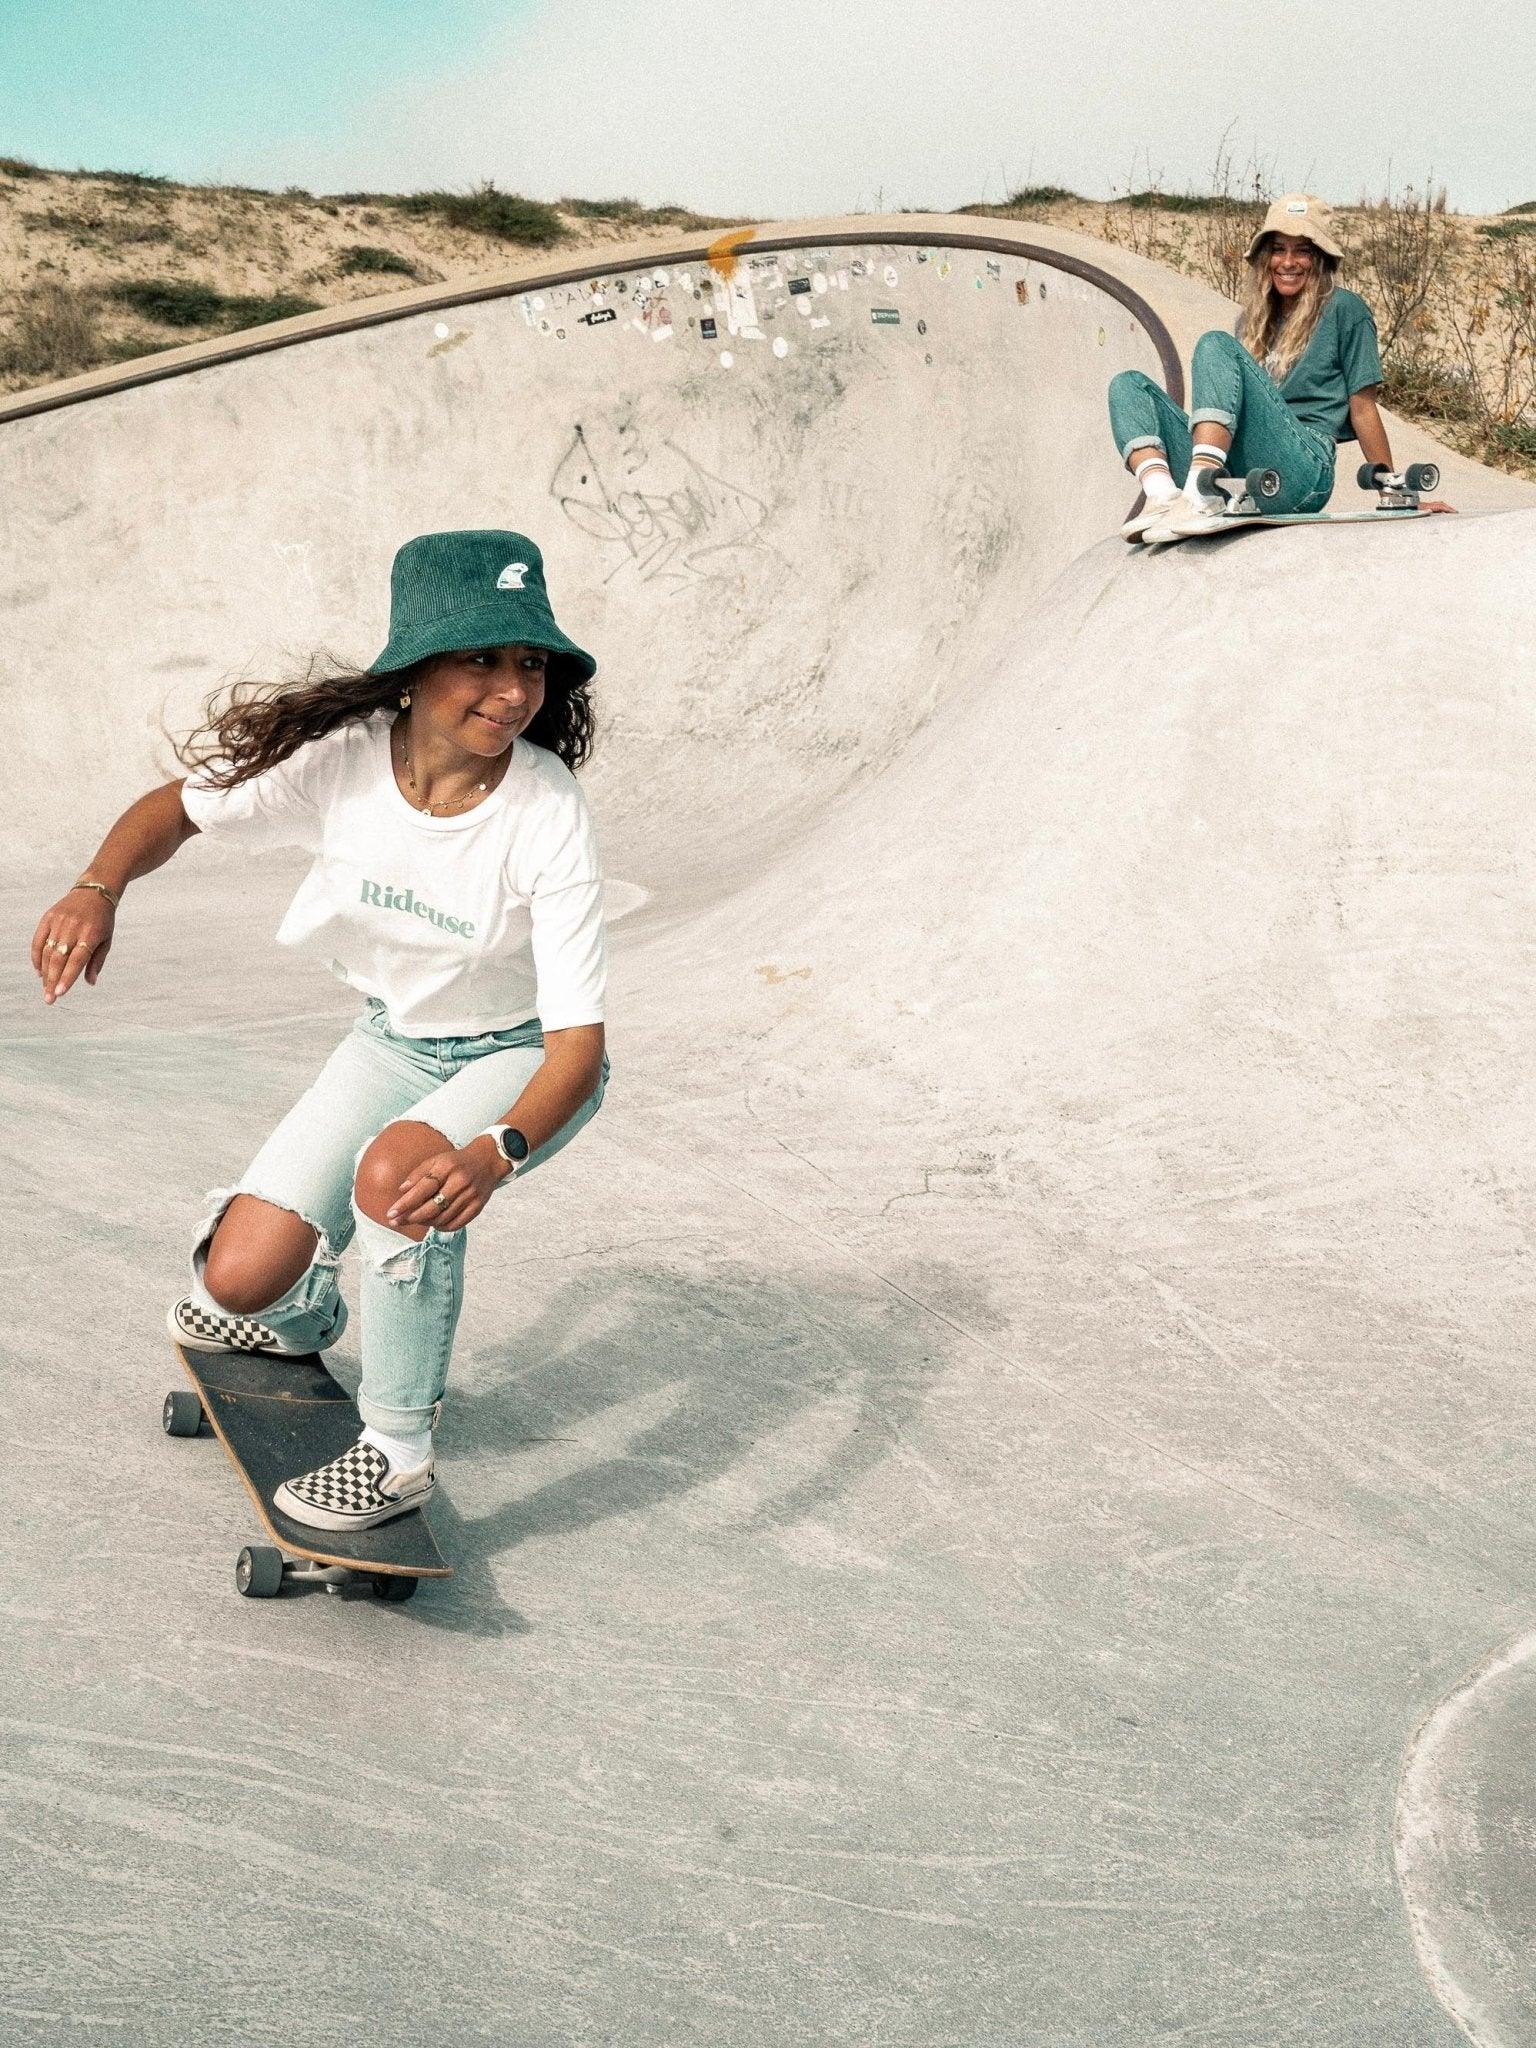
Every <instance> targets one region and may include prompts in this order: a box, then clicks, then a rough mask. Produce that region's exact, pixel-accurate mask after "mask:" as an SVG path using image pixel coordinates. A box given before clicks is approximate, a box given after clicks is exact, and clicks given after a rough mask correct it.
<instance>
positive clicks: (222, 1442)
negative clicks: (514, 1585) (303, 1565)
mask: <svg viewBox="0 0 1536 2048" xmlns="http://www.w3.org/2000/svg"><path fill="white" fill-rule="evenodd" d="M172 1342H173V1344H174V1346H175V1351H176V1356H177V1357H178V1358H179V1359H180V1360H181V1366H182V1371H183V1372H185V1374H186V1376H187V1378H188V1379H189V1380H190V1381H191V1382H192V1384H193V1386H194V1387H195V1388H196V1389H197V1394H198V1398H199V1399H200V1400H201V1401H202V1404H203V1414H204V1415H205V1416H206V1417H207V1419H208V1421H209V1423H210V1424H211V1425H212V1428H213V1433H214V1435H215V1436H216V1437H217V1438H218V1440H219V1448H220V1449H221V1450H222V1451H223V1453H224V1455H225V1457H226V1458H227V1459H228V1460H229V1463H230V1465H231V1466H232V1467H233V1468H234V1471H235V1474H236V1476H237V1477H238V1478H239V1480H240V1483H241V1485H242V1486H243V1487H244V1488H245V1490H246V1492H247V1493H248V1494H249V1495H250V1497H251V1501H252V1504H253V1506H254V1507H255V1509H256V1513H257V1516H258V1518H259V1519H260V1522H261V1526H262V1528H263V1529H265V1531H266V1532H267V1534H268V1536H270V1537H271V1539H272V1541H273V1542H274V1543H275V1544H276V1545H277V1547H278V1549H279V1550H281V1551H284V1552H286V1553H287V1554H288V1555H289V1556H290V1557H302V1558H303V1559H305V1561H306V1562H307V1563H309V1564H322V1565H335V1566H338V1567H339V1568H340V1569H341V1570H343V1571H354V1572H369V1573H373V1572H377V1573H378V1574H379V1575H380V1576H381V1577H388V1578H395V1579H451V1578H452V1577H453V1569H454V1568H453V1566H452V1565H451V1564H449V1563H448V1562H447V1560H446V1559H445V1558H444V1557H443V1553H442V1551H441V1550H439V1549H438V1543H437V1538H436V1536H435V1535H434V1534H433V1532H432V1524H431V1523H430V1522H429V1521H428V1520H427V1517H426V1513H425V1511H424V1510H423V1509H421V1508H413V1509H412V1510H411V1512H412V1513H413V1514H417V1515H420V1516H421V1526H422V1528H423V1529H425V1530H426V1532H427V1541H428V1542H429V1543H430V1544H431V1545H432V1548H433V1550H434V1552H435V1553H436V1555H437V1557H438V1558H439V1560H440V1562H439V1563H437V1564H435V1565H414V1566H409V1565H403V1564H375V1563H373V1562H372V1561H371V1560H370V1559H368V1558H361V1557H342V1556H338V1555H337V1553H336V1552H335V1551H334V1550H313V1549H310V1548H309V1547H308V1546H307V1545H305V1544H301V1543H295V1542H293V1541H292V1540H291V1539H290V1538H289V1537H288V1536H286V1535H285V1534H284V1533H283V1532H282V1531H281V1530H278V1529H275V1528H274V1527H273V1526H272V1517H271V1513H270V1511H269V1510H268V1507H267V1503H266V1502H265V1501H264V1500H263V1499H262V1497H261V1495H260V1494H259V1493H258V1492H257V1490H256V1488H255V1487H254V1486H253V1485H252V1484H251V1478H250V1474H249V1473H248V1472H247V1471H246V1469H245V1467H244V1465H242V1464H241V1462H240V1460H239V1458H238V1457H237V1456H236V1455H235V1451H234V1447H233V1446H232V1445H231V1443H230V1441H229V1438H228V1437H227V1436H226V1435H225V1434H224V1431H223V1429H222V1427H221V1426H220V1423H219V1418H218V1416H217V1415H216V1414H215V1413H214V1411H213V1409H212V1408H210V1407H209V1405H208V1402H207V1398H206V1396H205V1395H204V1391H203V1384H202V1382H201V1380H199V1378H198V1376H197V1374H196V1372H195V1371H194V1370H193V1368H192V1366H191V1365H190V1363H189V1362H188V1359H187V1354H186V1350H185V1347H184V1346H183V1345H182V1344H181V1343H180V1342H179V1341H177V1340H175V1339H173V1340H172ZM364 1533H366V1532H364Z"/></svg>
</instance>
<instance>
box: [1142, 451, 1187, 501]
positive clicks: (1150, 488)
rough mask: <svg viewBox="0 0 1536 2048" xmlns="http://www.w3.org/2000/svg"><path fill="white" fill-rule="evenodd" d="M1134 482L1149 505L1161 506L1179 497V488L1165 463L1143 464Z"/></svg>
mask: <svg viewBox="0 0 1536 2048" xmlns="http://www.w3.org/2000/svg"><path fill="white" fill-rule="evenodd" d="M1136 481H1137V483H1139V484H1140V485H1141V488H1142V492H1143V495H1144V496H1145V498H1146V501H1147V503H1148V504H1149V505H1163V504H1166V503H1167V501H1168V500H1169V499H1170V498H1176V497H1177V496H1178V495H1179V487H1178V485H1177V484H1176V483H1175V482H1174V480H1173V472H1172V471H1171V470H1170V469H1169V467H1168V465H1167V463H1166V462H1144V463H1143V464H1142V465H1141V467H1140V469H1138V470H1137V472H1136Z"/></svg>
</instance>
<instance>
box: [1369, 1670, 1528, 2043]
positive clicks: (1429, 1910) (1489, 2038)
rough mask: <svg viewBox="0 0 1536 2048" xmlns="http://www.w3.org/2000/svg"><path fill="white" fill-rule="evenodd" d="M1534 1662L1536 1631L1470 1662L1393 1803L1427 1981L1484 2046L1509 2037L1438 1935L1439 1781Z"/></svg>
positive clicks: (1402, 1888) (1446, 1809)
mask: <svg viewBox="0 0 1536 2048" xmlns="http://www.w3.org/2000/svg"><path fill="white" fill-rule="evenodd" d="M1533 1663H1536V1629H1529V1630H1527V1631H1525V1632H1524V1633H1523V1634H1521V1635H1519V1636H1515V1637H1513V1638H1511V1639H1510V1640H1509V1641H1507V1642H1505V1643H1503V1644H1501V1645H1500V1646H1499V1647H1498V1648H1497V1649H1494V1650H1490V1651H1489V1652H1488V1654H1487V1655H1486V1656H1485V1657H1484V1658H1483V1659H1482V1660H1481V1661H1480V1662H1479V1663H1478V1664H1476V1665H1474V1666H1473V1668H1472V1669H1471V1671H1469V1672H1468V1673H1467V1674H1466V1676H1465V1677H1464V1678H1462V1679H1461V1680H1460V1681H1459V1683H1457V1684H1456V1685H1453V1686H1452V1687H1451V1689H1450V1690H1449V1692H1447V1693H1445V1694H1443V1695H1442V1696H1441V1698H1440V1699H1438V1700H1437V1701H1436V1702H1435V1704H1434V1705H1433V1706H1432V1707H1431V1708H1430V1710H1429V1712H1428V1713H1427V1714H1426V1715H1425V1716H1424V1718H1423V1720H1422V1721H1420V1723H1419V1725H1418V1727H1417V1728H1415V1730H1414V1731H1413V1734H1412V1736H1411V1737H1410V1738H1409V1741H1408V1745H1407V1747H1406V1749H1405V1750H1404V1752H1403V1760H1402V1766H1401V1769H1400V1772H1399V1776H1398V1784H1397V1796H1396V1799H1395V1800H1394V1802H1393V1815H1392V1860H1393V1866H1394V1869H1395V1871H1396V1875H1397V1885H1398V1890H1399V1892H1400V1893H1401V1894H1402V1900H1403V1907H1404V1910H1405V1912H1406V1914H1407V1918H1408V1926H1409V1931H1410V1934H1411V1936H1412V1939H1413V1947H1414V1953H1415V1955H1416V1956H1417V1958H1418V1964H1419V1968H1420V1970H1421V1971H1422V1972H1423V1975H1424V1980H1425V1982H1426V1983H1427V1984H1428V1985H1429V1987H1430V1989H1431V1991H1433V1993H1434V1995H1435V1997H1436V1998H1437V1999H1438V2000H1439V2002H1440V2004H1441V2005H1442V2006H1443V2007H1444V2008H1445V2010H1446V2011H1447V2012H1448V2013H1449V2014H1450V2015H1451V2017H1452V2019H1454V2020H1455V2021H1456V2023H1457V2024H1458V2026H1460V2027H1461V2029H1462V2031H1463V2032H1464V2033H1465V2034H1466V2035H1467V2036H1468V2037H1469V2039H1471V2040H1473V2041H1477V2042H1481V2043H1483V2044H1484V2048H1499V2044H1500V2043H1501V2042H1502V2041H1504V2040H1505V2038H1506V2037H1505V2036H1504V2034H1503V2033H1502V2032H1501V2028H1500V2023H1499V2021H1498V2020H1497V2019H1496V2018H1495V2017H1494V2016H1493V2015H1492V2014H1491V2013H1490V2011H1489V2009H1488V1994H1487V1991H1486V1990H1485V1988H1484V1987H1483V1986H1482V1985H1479V1984H1477V1983H1475V1982H1474V1981H1472V1980H1471V1979H1470V1978H1469V1977H1468V1976H1467V1975H1465V1974H1464V1973H1463V1972H1459V1971H1458V1969H1457V1968H1456V1967H1455V1966H1454V1965H1453V1963H1452V1962H1451V1960H1450V1959H1449V1957H1448V1956H1447V1955H1446V1953H1445V1952H1444V1950H1443V1948H1442V1945H1441V1941H1440V1939H1439V1934H1440V1928H1441V1923H1442V1920H1443V1917H1444V1913H1445V1905H1444V1901H1445V1895H1446V1889H1447V1886H1446V1879H1445V1874H1444V1866H1445V1863H1446V1858H1447V1854H1448V1844H1449V1842H1450V1839H1451V1837H1452V1835H1453V1833H1454V1829H1455V1822H1456V1819H1457V1817H1458V1816H1457V1811H1456V1808H1455V1807H1454V1805H1453V1804H1452V1803H1451V1800H1450V1798H1449V1796H1448V1794H1447V1792H1446V1791H1445V1789H1444V1786H1443V1783H1442V1779H1443V1773H1444V1771H1445V1769H1446V1768H1447V1767H1448V1766H1450V1765H1451V1763H1452V1762H1453V1760H1454V1756H1455V1754H1456V1753H1457V1751H1458V1748H1460V1749H1462V1750H1471V1751H1472V1752H1474V1753H1475V1752H1476V1751H1477V1747H1478V1742H1479V1739H1480V1731H1479V1729H1478V1727H1477V1725H1476V1723H1477V1717H1478V1715H1479V1713H1480V1712H1481V1710H1482V1709H1483V1708H1484V1706H1485V1705H1486V1704H1488V1702H1489V1700H1490V1697H1492V1698H1497V1696H1498V1694H1499V1691H1500V1688H1501V1687H1502V1686H1503V1685H1504V1684H1505V1683H1506V1682H1508V1681H1509V1680H1511V1679H1514V1680H1515V1681H1517V1682H1521V1683H1524V1682H1527V1681H1528V1678H1529V1674H1530V1669H1531V1666H1532V1664H1533Z"/></svg>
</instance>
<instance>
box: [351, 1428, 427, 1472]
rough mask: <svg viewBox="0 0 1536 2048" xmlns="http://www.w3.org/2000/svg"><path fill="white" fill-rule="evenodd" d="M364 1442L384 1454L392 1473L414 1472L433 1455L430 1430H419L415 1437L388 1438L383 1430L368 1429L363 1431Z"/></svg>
mask: <svg viewBox="0 0 1536 2048" xmlns="http://www.w3.org/2000/svg"><path fill="white" fill-rule="evenodd" d="M362 1441H363V1442H364V1443H365V1444H372V1445H373V1448H374V1449H375V1450H376V1451H382V1452H383V1453H384V1455H385V1457H386V1458H388V1460H389V1469H390V1471H391V1472H414V1471H415V1469H416V1467H417V1466H418V1465H425V1464H426V1462H427V1460H428V1458H430V1457H431V1455H432V1432H431V1430H430V1429H423V1430H419V1431H417V1433H416V1434H415V1435H413V1436H386V1435H385V1434H384V1432H383V1430H382V1429H373V1428H368V1429H365V1430H364V1431H363V1435H362Z"/></svg>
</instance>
